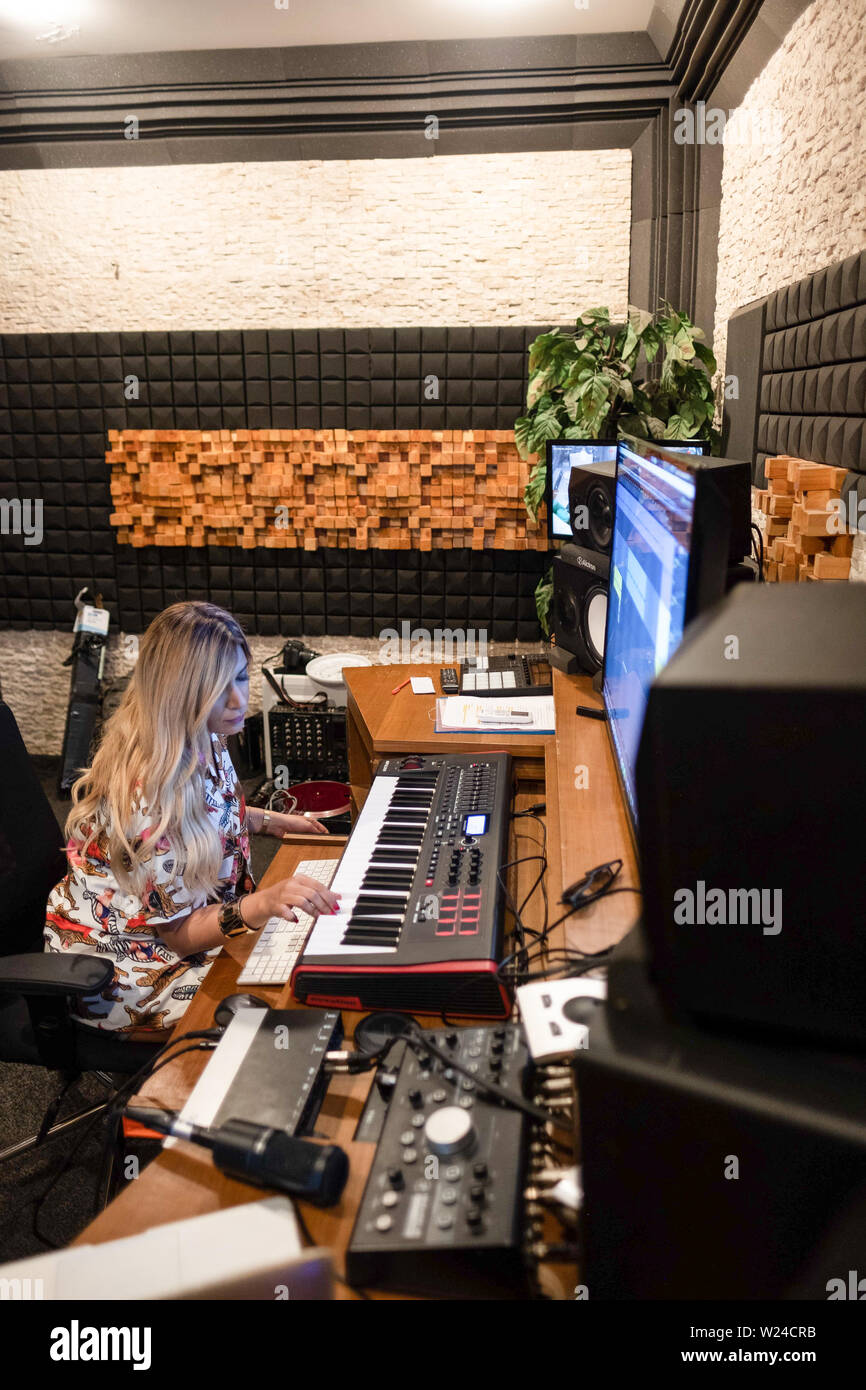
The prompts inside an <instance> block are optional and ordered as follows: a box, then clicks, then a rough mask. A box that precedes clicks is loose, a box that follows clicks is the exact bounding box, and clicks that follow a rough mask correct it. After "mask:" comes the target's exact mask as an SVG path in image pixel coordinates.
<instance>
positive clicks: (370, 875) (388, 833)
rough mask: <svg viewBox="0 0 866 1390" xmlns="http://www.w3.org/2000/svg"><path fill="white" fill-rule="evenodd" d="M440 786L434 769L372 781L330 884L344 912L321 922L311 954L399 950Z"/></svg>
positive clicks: (309, 946)
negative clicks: (337, 895)
mask: <svg viewBox="0 0 866 1390" xmlns="http://www.w3.org/2000/svg"><path fill="white" fill-rule="evenodd" d="M438 781H439V773H438V772H437V771H435V770H433V769H431V770H429V771H420V772H413V773H412V774H411V775H409V774H404V775H400V776H397V777H376V778H374V780H373V784H372V786H371V787H370V791H369V794H368V796H367V800H366V801H365V803H364V807H363V809H362V811H361V814H360V815H359V817H358V820H357V822H356V824H355V828H354V830H353V831H352V835H351V837H350V839H349V842H348V844H347V845H346V849H345V851H344V854H343V858H342V860H341V861H340V867H339V869H338V870H337V872H336V874H335V875H334V878H333V880H332V883H331V890H332V891H333V892H334V893H337V894H339V896H340V911H339V912H336V913H334V914H332V915H331V916H330V917H319V919H318V921H317V922H316V924H315V926H314V928H313V930H312V932H311V933H310V936H309V939H308V941H307V945H306V948H305V953H304V954H305V955H307V956H334V955H340V953H341V952H345V953H347V954H352V955H354V954H357V953H358V952H359V951H360V952H365V951H378V952H381V951H396V950H397V947H398V946H399V943H400V936H401V933H402V931H403V928H404V924H405V922H406V920H407V916H408V908H409V903H410V900H411V897H412V885H413V883H414V880H415V876H416V874H417V872H418V865H419V860H420V857H421V848H422V845H423V843H424V836H425V833H426V830H427V826H428V824H429V821H430V817H431V813H432V811H433V805H434V802H435V799H436V788H437V784H438Z"/></svg>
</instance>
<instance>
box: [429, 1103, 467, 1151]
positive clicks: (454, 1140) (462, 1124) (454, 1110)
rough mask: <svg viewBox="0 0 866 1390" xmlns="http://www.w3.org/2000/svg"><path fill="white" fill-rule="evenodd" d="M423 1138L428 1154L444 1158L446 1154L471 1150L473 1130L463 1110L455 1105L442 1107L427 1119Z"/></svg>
mask: <svg viewBox="0 0 866 1390" xmlns="http://www.w3.org/2000/svg"><path fill="white" fill-rule="evenodd" d="M424 1137H425V1138H426V1140H427V1146H428V1148H429V1149H430V1152H431V1153H434V1154H441V1155H442V1157H443V1158H444V1157H446V1156H447V1155H448V1154H458V1153H465V1152H466V1151H467V1150H468V1149H471V1148H472V1146H473V1145H474V1143H475V1130H474V1129H473V1127H472V1119H471V1117H470V1116H469V1115H468V1114H467V1113H466V1111H465V1110H461V1109H460V1108H459V1106H456V1105H444V1106H443V1107H442V1109H441V1110H434V1112H433V1114H432V1115H430V1116H429V1117H428V1119H427V1123H426V1124H425V1126H424Z"/></svg>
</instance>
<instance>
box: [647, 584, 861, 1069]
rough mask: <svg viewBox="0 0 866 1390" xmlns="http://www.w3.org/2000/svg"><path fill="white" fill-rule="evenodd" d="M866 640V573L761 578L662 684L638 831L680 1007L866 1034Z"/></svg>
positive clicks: (765, 1025) (737, 593)
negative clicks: (840, 579)
mask: <svg viewBox="0 0 866 1390" xmlns="http://www.w3.org/2000/svg"><path fill="white" fill-rule="evenodd" d="M864 652H866V585H862V584H857V583H847V584H820V583H818V584H808V585H807V584H797V585H793V584H779V585H775V584H773V585H771V584H746V585H740V586H738V587H737V588H735V589H734V590H733V591H732V592H731V593H730V594H729V595H728V597H727V598H726V599H724V600H723V601H722V602H721V603H720V604H718V605H717V606H716V607H715V608H714V609H712V610H711V611H710V612H709V613H708V614H705V615H704V616H703V617H699V618H698V619H697V620H696V621H695V622H694V623H693V624H692V625H691V626H690V628H688V629H687V632H686V635H685V638H684V640H683V642H682V643H681V645H680V646H679V648H678V649H677V651H676V652H675V653H674V655H673V657H672V658H671V660H670V661H669V662H668V664H667V665H666V666H665V667H664V669H663V670H662V671H661V672H660V674H659V675H658V676H657V678H656V680H655V681H654V682H653V684H652V686H651V688H650V693H649V699H648V703H647V709H646V714H645V717H644V724H643V731H642V735H641V742H640V747H639V751H638V757H637V766H636V791H637V814H638V838H639V845H640V856H641V863H642V882H643V892H644V921H645V924H646V932H647V940H648V945H649V951H650V966H651V971H652V976H653V979H654V981H655V983H656V985H657V987H658V989H659V991H660V994H661V996H662V998H663V999H664V1001H665V1003H666V1004H667V1006H668V1008H669V1009H670V1010H671V1011H673V1012H674V1013H675V1014H677V1015H682V1014H688V1015H691V1016H693V1017H695V1018H698V1019H703V1020H708V1021H712V1022H714V1023H715V1024H717V1025H720V1026H723V1027H726V1028H728V1029H731V1028H733V1029H736V1030H738V1031H743V1030H764V1031H765V1032H770V1033H775V1034H777V1035H782V1034H787V1035H789V1036H790V1035H798V1036H799V1037H801V1038H810V1039H814V1040H816V1041H818V1040H823V1041H824V1042H826V1043H828V1044H832V1045H842V1046H845V1047H849V1046H853V1047H855V1048H857V1049H863V1048H864V1045H866V1005H864V1001H866V921H864V892H863V816H862V808H863V807H864V806H866V740H864V736H863V729H864V727H866V660H864Z"/></svg>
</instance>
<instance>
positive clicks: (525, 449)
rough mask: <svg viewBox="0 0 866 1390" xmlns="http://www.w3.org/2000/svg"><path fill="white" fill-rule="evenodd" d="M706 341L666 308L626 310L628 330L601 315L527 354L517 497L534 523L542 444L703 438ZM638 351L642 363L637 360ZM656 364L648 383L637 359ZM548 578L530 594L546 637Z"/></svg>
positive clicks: (585, 317) (601, 311)
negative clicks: (522, 478) (525, 464)
mask: <svg viewBox="0 0 866 1390" xmlns="http://www.w3.org/2000/svg"><path fill="white" fill-rule="evenodd" d="M703 336H704V334H703V332H702V330H701V329H700V328H696V327H695V325H694V324H693V323H692V322H691V320H690V319H689V318H688V317H687V316H686V315H685V314H682V313H677V312H676V311H675V310H674V309H672V308H671V306H670V305H669V304H663V306H662V308H661V310H660V311H659V312H658V314H656V315H653V314H650V313H648V312H646V311H645V310H641V309H635V308H629V311H628V318H627V320H626V322H625V323H612V322H611V318H610V314H609V312H608V310H607V309H606V308H598V309H588V310H587V311H586V312H585V313H583V314H581V315H580V317H579V319H578V320H577V323H576V325H575V329H574V332H564V331H563V330H561V329H558V328H554V329H552V330H551V331H550V332H549V333H541V334H540V335H539V336H538V337H537V338H536V339H535V341H534V342H533V343H532V344H531V345H530V348H529V384H528V387H527V393H526V413H525V415H521V416H520V418H519V419H518V420H516V421H515V424H514V439H515V443H516V444H517V448H518V450H519V452H520V455H521V457H522V458H529V457H531V455H533V454H535V455H537V457H536V462H535V464H534V465H533V468H532V470H531V472H530V474H529V479H528V481H527V484H526V488H525V489H524V494H523V499H524V502H525V504H526V510H527V512H528V513H529V515H530V516H531V517H532V519H533V521H537V519H538V509H539V507H540V505H541V502H542V499H543V497H544V488H545V482H546V477H547V460H546V449H545V446H546V444H547V441H548V440H549V439H610V440H616V439H619V437H620V436H621V435H623V434H632V435H636V436H637V437H638V438H641V439H659V440H664V439H669V440H674V439H696V438H700V439H709V440H710V441H711V445H712V447H713V448H714V449H716V448H717V447H718V444H719V433H718V431H717V430H716V429H715V427H714V425H713V416H714V413H715V399H714V395H713V387H712V382H711V376H712V373H713V372H714V371H715V370H716V359H715V358H714V357H713V354H712V353H711V352H710V350H709V348H708V347H706V346H705V344H703V343H702V342H700V341H699V340H700V339H701V338H703ZM641 354H642V357H641ZM659 354H661V357H660V370H659V371H658V374H657V375H655V376H653V377H652V378H650V379H647V378H645V377H643V376H639V375H638V371H639V368H640V367H641V366H642V361H645V362H646V363H648V364H649V363H652V362H653V361H654V360H655V359H656V358H657V357H659ZM552 592H553V584H552V578H551V571H548V572H547V574H546V575H545V576H544V577H543V578H542V579H541V581H540V582H539V584H538V587H537V588H536V591H535V603H536V611H537V613H538V620H539V622H540V624H541V627H542V630H543V631H544V632H545V633H546V634H547V633H548V632H549V624H548V613H549V608H550V600H551V597H552Z"/></svg>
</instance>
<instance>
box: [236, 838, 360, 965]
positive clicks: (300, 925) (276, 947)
mask: <svg viewBox="0 0 866 1390" xmlns="http://www.w3.org/2000/svg"><path fill="white" fill-rule="evenodd" d="M339 862H340V861H339V859H302V860H301V862H300V864H298V866H297V868H296V869H295V873H296V874H306V876H307V878H314V879H316V881H317V882H318V883H321V884H323V885H324V887H325V888H328V887H330V884H331V879H332V878H333V877H334V874H335V873H336V872H337V865H338V864H339ZM297 917H298V920H297V922H290V921H289V919H288V918H287V917H271V919H270V921H268V922H266V923H265V925H264V926H263V927H262V930H261V931H260V932H259V934H258V936H257V938H256V941H255V944H254V945H253V949H252V950H251V951H250V954H249V956H248V957H247V962H246V965H245V966H244V968H243V970H242V971H241V973H240V974H239V975H238V984H239V985H283V984H285V983H286V981H287V980H289V979H290V978H291V974H292V971H293V970H294V968H295V965H296V963H297V961H298V957H299V956H300V954H301V951H302V950H303V949H304V942H305V941H306V939H307V935H308V933H309V930H310V927H311V926H312V925H313V922H314V920H315V919H314V918H313V917H311V916H310V914H309V913H308V912H301V910H300V908H298V909H297Z"/></svg>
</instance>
